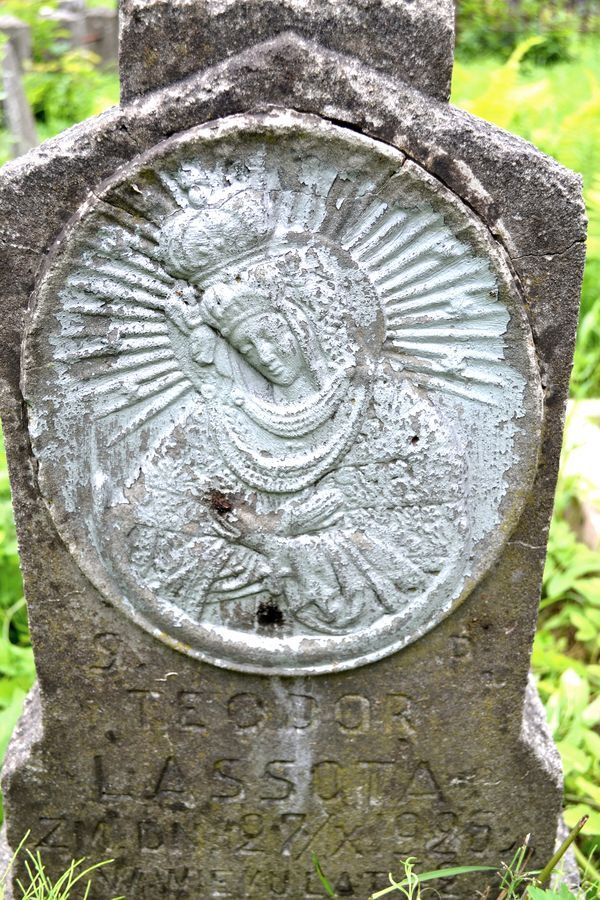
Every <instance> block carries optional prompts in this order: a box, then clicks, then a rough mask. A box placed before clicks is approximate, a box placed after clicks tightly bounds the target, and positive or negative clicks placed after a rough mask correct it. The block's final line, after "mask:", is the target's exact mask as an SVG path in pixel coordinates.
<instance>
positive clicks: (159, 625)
mask: <svg viewBox="0 0 600 900" xmlns="http://www.w3.org/2000/svg"><path fill="white" fill-rule="evenodd" d="M522 308H523V304H522V300H521V298H520V296H519V294H518V292H517V290H516V289H515V286H514V283H513V281H512V279H511V277H510V273H509V270H508V268H507V266H506V263H505V261H504V257H503V254H502V252H501V250H500V249H499V248H498V246H497V245H496V244H495V243H494V241H493V240H492V239H491V237H490V235H489V234H488V232H487V231H486V230H485V228H484V227H483V226H482V225H481V223H480V222H478V220H476V218H475V217H474V216H473V215H472V214H471V213H470V212H469V211H468V210H467V208H466V207H465V206H464V205H463V204H462V203H461V201H460V200H459V199H458V198H457V197H455V196H454V195H453V194H451V193H450V192H449V191H447V190H446V189H445V188H443V187H442V186H441V185H440V184H439V183H438V182H437V181H435V180H434V179H432V178H431V176H429V175H428V174H427V173H426V172H425V171H424V170H423V169H421V168H419V167H418V166H417V165H415V164H414V163H412V162H410V161H408V160H406V159H405V157H404V156H403V155H402V153H400V152H399V151H397V150H395V149H393V148H391V147H388V146H386V145H384V144H382V143H378V142H377V141H374V140H372V139H370V138H366V137H362V136H360V135H357V134H355V133H353V132H351V131H349V130H346V129H343V128H339V127H335V126H333V125H330V124H329V123H327V122H325V121H322V120H320V119H318V118H314V117H308V116H300V115H297V114H295V113H289V112H280V113H277V114H272V115H265V116H235V117H232V118H229V119H224V120H221V121H219V122H217V123H213V124H210V125H205V126H201V127H198V128H194V129H192V130H191V131H188V132H186V133H184V134H181V135H178V136H177V137H175V138H172V139H170V140H167V141H165V142H164V143H161V144H159V145H158V146H156V147H154V148H153V149H152V150H151V151H150V152H148V153H146V154H144V155H143V156H140V157H138V158H137V159H135V160H134V161H133V162H132V163H131V164H129V165H127V166H125V167H124V168H122V169H121V170H119V171H118V172H117V173H116V175H115V176H114V177H113V178H111V179H110V180H109V181H108V182H106V183H105V184H104V185H102V186H101V188H100V189H99V190H98V191H97V192H96V193H95V194H94V195H93V196H92V197H91V199H90V200H89V201H88V202H87V203H86V204H85V205H84V206H83V207H82V208H81V209H80V210H79V212H78V213H77V215H76V216H75V217H74V219H73V220H72V221H71V223H70V224H69V226H68V228H67V229H66V232H65V233H64V235H63V236H62V238H61V240H60V241H59V243H58V245H57V246H56V248H55V249H54V251H53V254H52V256H51V258H50V260H49V262H48V265H47V267H46V270H45V272H44V274H43V275H42V277H41V279H40V283H39V285H38V288H37V292H36V295H35V298H34V308H33V313H32V317H31V322H30V326H29V330H28V334H27V338H26V347H25V364H24V365H25V368H24V393H25V397H26V401H27V404H28V407H29V416H30V426H31V436H32V443H33V450H34V454H35V456H36V458H37V460H38V463H39V483H40V486H41V490H42V493H43V496H44V498H45V500H46V502H47V504H48V506H49V509H50V512H51V514H52V516H53V518H54V521H55V523H56V526H57V528H58V531H59V532H60V534H61V536H62V537H63V539H64V541H65V542H66V544H67V545H68V547H69V549H70V551H71V553H72V554H73V555H74V557H75V558H76V559H77V561H78V563H79V566H80V567H81V569H82V570H83V571H84V572H85V574H86V575H87V576H88V578H89V579H90V580H91V581H92V582H93V584H94V585H95V586H96V587H97V588H98V589H99V590H100V592H101V593H102V594H103V595H104V596H105V597H107V598H109V599H110V600H111V601H112V602H113V603H114V604H115V605H116V606H118V607H119V608H120V609H121V610H123V612H124V613H125V614H126V615H128V616H130V617H131V618H132V619H134V620H135V621H136V622H138V623H139V624H140V625H141V626H142V627H144V628H146V629H147V630H148V631H150V632H151V633H152V634H154V635H155V636H156V637H158V638H160V639H161V640H163V641H165V642H166V643H168V644H170V645H172V646H174V647H176V648H177V649H179V650H181V651H182V652H185V653H188V654H191V655H192V656H196V657H198V658H200V659H203V660H208V661H210V662H212V663H215V664H217V665H220V666H227V667H232V668H236V669H241V670H245V671H252V672H262V673H271V672H272V673H280V674H302V673H312V672H326V671H336V670H340V669H345V668H350V667H352V666H357V665H361V664H363V663H367V662H371V661H373V660H376V659H378V658H380V657H382V656H385V655H387V654H389V653H392V652H394V651H397V650H399V649H400V648H402V647H404V646H405V645H406V644H409V643H410V642H412V641H414V640H416V639H417V638H419V637H420V636H421V635H423V634H424V633H425V632H426V631H428V630H429V629H431V628H432V627H433V626H435V625H436V624H437V623H438V622H439V621H440V620H441V619H442V618H443V617H445V616H446V615H447V614H448V613H449V612H450V611H451V610H452V609H453V608H454V607H455V606H456V605H457V604H458V603H459V602H461V600H462V599H464V597H465V596H466V595H467V594H468V592H469V591H470V590H471V589H472V588H473V586H474V584H475V583H476V582H477V581H478V579H480V578H481V576H482V575H483V574H484V573H485V572H486V570H488V569H489V567H490V565H491V564H492V562H493V561H494V559H495V557H496V556H497V554H498V552H499V550H500V548H501V546H502V544H503V543H504V541H505V540H506V538H507V536H508V534H510V530H511V528H512V527H513V526H514V524H515V522H516V517H517V516H518V514H519V512H520V508H521V506H522V503H523V499H524V497H525V495H526V494H527V492H528V490H529V488H530V483H531V479H532V473H533V470H534V467H535V462H536V454H537V448H538V442H539V422H540V403H541V401H540V397H541V392H540V386H539V376H538V373H537V370H536V365H535V358H534V354H533V352H532V342H531V335H530V333H529V328H528V325H527V322H526V319H525V316H524V314H523V311H522Z"/></svg>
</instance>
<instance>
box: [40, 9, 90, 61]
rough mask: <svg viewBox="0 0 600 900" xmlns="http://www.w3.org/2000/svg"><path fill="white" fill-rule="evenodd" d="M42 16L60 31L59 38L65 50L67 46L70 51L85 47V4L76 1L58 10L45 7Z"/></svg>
mask: <svg viewBox="0 0 600 900" xmlns="http://www.w3.org/2000/svg"><path fill="white" fill-rule="evenodd" d="M40 16H41V18H43V19H46V20H48V21H50V22H53V23H54V24H55V25H56V27H57V28H58V29H59V33H58V37H59V41H60V44H61V45H62V46H63V48H64V46H65V45H66V46H67V47H68V49H69V50H77V49H81V48H82V47H83V46H84V45H85V37H86V10H85V7H84V4H83V3H79V2H78V0H74V2H72V3H71V2H66V3H64V4H63V3H61V4H59V6H58V7H57V8H56V9H54V8H50V7H43V8H42V9H41V10H40Z"/></svg>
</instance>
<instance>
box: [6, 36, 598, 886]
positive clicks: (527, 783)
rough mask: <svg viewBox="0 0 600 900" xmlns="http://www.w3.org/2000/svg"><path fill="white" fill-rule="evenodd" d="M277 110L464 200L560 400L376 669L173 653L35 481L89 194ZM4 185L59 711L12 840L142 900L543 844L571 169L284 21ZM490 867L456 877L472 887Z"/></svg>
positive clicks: (369, 876)
mask: <svg viewBox="0 0 600 900" xmlns="http://www.w3.org/2000/svg"><path fill="white" fill-rule="evenodd" d="M273 107H286V108H290V109H295V110H299V111H301V112H305V113H313V114H315V115H320V116H322V117H324V118H325V119H330V120H334V121H335V122H336V123H337V124H338V125H341V126H344V125H345V126H348V128H349V129H356V130H359V131H360V132H362V133H363V134H365V135H367V136H370V137H372V138H375V139H378V140H383V141H385V142H386V143H388V144H390V145H392V146H394V147H396V148H398V150H399V151H401V152H402V153H404V154H406V155H407V156H409V157H410V158H411V159H412V160H414V162H415V163H416V164H417V165H418V166H420V167H422V169H423V170H424V171H425V172H427V173H429V174H430V175H431V176H433V178H434V179H438V180H439V183H440V185H441V186H444V187H445V189H448V190H449V191H451V192H452V193H453V194H454V195H456V197H457V198H460V200H461V201H462V202H464V203H466V204H467V205H468V206H469V207H470V208H471V210H472V211H473V212H474V214H475V215H476V216H477V217H478V219H479V220H480V222H481V227H484V228H486V229H487V230H488V232H489V235H488V237H487V239H486V240H488V241H491V242H492V243H496V244H497V246H498V249H499V252H500V253H501V254H506V258H507V265H508V267H509V269H510V270H511V271H512V272H513V273H514V277H515V279H516V280H515V283H516V284H517V286H518V290H519V291H520V292H521V296H522V298H523V301H522V302H523V310H524V312H525V313H526V315H527V318H528V320H529V322H530V325H531V332H532V336H533V340H534V344H535V349H536V354H537V359H538V362H539V366H540V373H541V383H542V385H543V389H544V395H545V403H544V413H543V422H542V441H541V452H540V455H539V460H538V468H537V472H536V476H535V481H534V486H533V489H532V490H531V491H529V492H528V493H527V496H526V498H525V506H524V509H523V513H522V515H521V517H520V519H519V522H518V524H517V525H516V526H515V527H514V528H513V527H512V526H511V529H512V531H511V534H510V535H507V537H508V540H507V543H506V545H505V548H504V550H503V552H502V553H501V554H500V556H499V557H498V559H497V560H496V562H495V564H494V566H493V568H492V569H491V571H490V572H489V573H488V574H487V575H486V576H485V577H484V578H483V579H482V580H481V581H480V582H479V584H478V585H477V586H476V587H475V588H474V590H473V591H472V592H471V594H470V595H469V596H468V597H467V598H466V599H465V600H464V602H463V603H462V604H461V605H460V606H459V607H458V608H457V609H456V610H455V611H454V612H453V613H452V614H451V615H450V616H448V617H447V618H446V619H444V620H443V621H442V622H441V623H440V624H438V625H437V626H436V627H435V628H433V629H432V630H431V631H430V632H429V633H428V634H427V636H426V637H424V638H422V639H420V640H418V641H416V642H414V643H412V644H410V645H409V646H408V647H406V648H405V649H404V650H402V651H400V652H399V653H396V654H394V655H391V656H388V657H387V658H385V659H383V660H381V661H379V662H377V663H375V664H373V665H370V666H366V667H362V668H356V669H352V670H349V671H346V672H341V673H338V674H333V675H332V674H329V675H320V676H303V677H295V678H280V677H273V676H271V677H266V676H261V675H254V674H247V673H240V672H235V671H231V670H222V669H217V668H216V667H214V666H212V665H210V664H207V663H203V662H199V661H197V660H195V659H193V658H191V657H190V656H188V655H186V654H183V653H179V652H177V651H176V650H174V649H170V648H167V647H165V646H164V645H163V644H162V643H161V642H159V641H157V640H155V639H154V638H153V637H152V636H151V635H150V634H148V633H147V632H145V631H144V630H142V629H140V628H139V627H137V626H136V625H135V624H133V623H131V622H130V621H129V620H128V618H127V617H126V616H124V615H123V614H122V612H120V611H118V610H117V609H115V607H114V606H112V605H111V604H110V603H109V602H108V601H107V600H106V599H105V598H104V597H103V596H102V595H101V594H100V593H99V592H98V591H97V590H96V589H95V588H94V587H93V586H92V584H91V583H90V581H89V580H88V579H87V578H86V577H85V576H84V575H83V574H82V572H81V569H80V568H79V566H78V565H77V563H76V562H75V558H74V556H73V555H72V554H71V553H70V552H69V551H68V550H67V547H66V546H65V544H64V543H63V541H62V540H61V538H60V537H59V535H58V533H57V531H56V529H55V525H54V521H53V519H52V516H51V514H50V511H49V510H48V509H47V507H46V506H45V504H44V503H43V502H42V499H41V493H40V485H39V482H38V473H37V466H38V461H37V459H36V457H35V455H33V454H32V450H31V444H30V435H29V431H28V421H27V417H28V410H27V407H26V405H25V404H24V402H23V395H22V392H21V386H20V363H21V359H20V346H21V339H22V337H23V319H24V312H25V309H26V307H27V304H28V301H29V296H30V294H31V291H32V290H33V288H34V286H35V276H36V270H37V267H38V265H39V264H41V263H42V261H43V259H44V257H45V255H46V253H47V251H48V249H49V248H50V247H51V245H52V244H53V243H54V241H56V240H57V239H58V238H59V237H60V235H61V232H62V231H63V229H64V228H65V226H66V225H67V223H68V220H69V219H70V217H71V216H73V215H74V214H75V213H76V212H77V210H78V208H79V207H80V206H81V204H82V203H83V202H85V201H86V200H87V199H90V200H91V202H92V205H93V204H94V203H95V202H96V200H95V194H96V193H97V192H98V191H102V190H103V188H102V186H101V183H102V181H103V180H104V179H106V178H110V177H112V176H113V174H114V173H115V171H116V169H117V168H118V166H119V165H122V164H125V163H129V162H130V161H131V160H132V159H133V158H134V157H135V156H136V155H137V154H139V153H142V152H145V151H147V150H150V149H151V148H152V147H154V145H155V144H156V143H158V142H159V141H160V140H164V139H166V138H169V137H170V136H171V135H173V134H176V133H178V132H182V131H185V130H186V129H189V128H193V127H195V126H197V125H199V124H201V123H203V122H209V121H211V120H213V119H215V118H219V117H223V116H225V115H234V114H240V113H248V112H252V113H256V112H261V111H266V112H268V111H270V110H272V108H273ZM440 190H442V188H441V187H440ZM91 192H93V195H92V193H91ZM0 200H1V202H2V208H3V221H2V228H1V231H0V240H1V241H2V250H3V263H5V264H3V266H2V267H1V268H0V272H1V274H0V277H1V278H2V286H1V290H2V298H3V317H2V327H3V334H2V338H3V347H4V348H5V350H4V351H3V355H2V359H1V365H2V386H3V388H2V390H3V393H2V416H3V425H4V428H5V433H6V441H7V446H8V450H9V464H10V468H11V478H12V484H13V491H14V499H15V511H16V516H17V525H18V530H19V538H20V543H21V551H22V560H23V567H24V575H25V581H26V590H27V596H28V600H29V608H30V619H31V627H32V634H33V638H34V642H35V649H36V659H37V664H38V672H39V682H40V696H41V700H42V709H43V717H44V721H43V729H42V728H41V723H40V722H39V720H38V721H36V720H35V719H34V717H33V714H32V716H30V721H29V723H28V724H27V725H24V726H23V727H22V728H21V730H20V735H19V738H18V744H17V748H18V750H17V751H16V752H18V756H17V757H16V758H15V757H13V758H12V759H11V757H10V756H9V763H8V768H7V772H6V774H5V778H4V789H5V796H6V809H7V822H8V825H7V839H8V842H9V844H10V845H11V846H15V845H16V844H17V843H18V841H19V840H20V838H21V836H22V834H23V833H24V832H25V831H26V830H27V828H32V839H33V841H34V842H35V843H37V844H38V845H39V847H40V850H41V851H42V852H43V853H44V854H45V855H46V858H47V860H48V863H49V865H50V866H53V867H58V866H60V865H62V864H64V862H65V861H67V860H68V859H69V858H70V857H71V856H72V855H74V854H83V853H86V854H92V855H93V856H94V857H96V858H98V857H102V856H106V855H111V856H112V855H114V856H115V858H116V860H117V862H116V863H115V865H114V866H113V867H112V870H107V871H106V874H105V876H103V882H102V886H101V887H100V889H99V891H98V892H97V896H98V897H104V896H110V895H111V892H112V894H117V893H123V894H125V895H126V896H129V897H135V898H136V900H137V898H138V897H139V898H148V900H154V898H158V897H177V896H179V897H182V898H183V897H189V898H197V897H204V896H206V897H228V896H230V897H234V896H246V897H255V898H257V900H258V898H261V900H262V898H265V897H270V896H278V895H281V896H287V897H288V898H292V900H301V898H306V897H310V896H315V897H318V896H320V895H321V894H320V893H319V886H318V883H317V882H316V881H315V878H314V876H313V875H312V872H311V866H310V862H309V851H310V850H314V851H316V852H317V853H318V854H319V856H320V858H321V859H322V861H323V863H324V864H325V866H326V868H327V870H328V872H330V874H331V877H332V880H333V881H334V883H335V884H336V885H337V889H338V893H340V894H341V895H342V896H344V895H346V896H352V895H354V896H357V897H360V896H366V895H367V894H368V892H369V891H370V890H372V889H373V888H374V887H376V886H380V885H381V886H382V885H383V884H385V883H386V879H387V872H388V871H389V870H390V869H397V865H398V857H399V856H407V855H409V854H413V855H417V856H418V857H419V858H420V859H421V860H422V863H423V865H428V866H434V865H440V864H445V863H448V864H450V863H469V862H478V861H481V862H484V863H489V864H495V863H496V862H497V861H498V859H499V858H501V857H503V856H504V857H506V856H507V855H508V854H509V852H510V848H511V847H512V846H514V844H515V842H516V841H517V840H518V839H519V838H521V837H522V836H523V835H524V834H526V833H528V832H531V833H532V835H534V839H535V844H536V847H537V850H538V856H537V858H538V859H539V860H541V858H543V857H545V856H546V855H547V853H548V852H549V851H550V849H551V848H552V846H553V843H554V839H555V835H556V822H557V818H558V814H559V810H560V802H561V801H560V771H559V766H558V763H557V758H556V755H555V754H554V753H553V752H552V749H551V746H548V744H547V741H546V739H545V737H544V732H543V726H542V717H541V716H540V713H539V708H538V709H536V702H535V699H534V698H533V697H531V695H530V696H529V700H528V703H527V704H525V693H526V684H527V678H528V668H529V653H530V644H531V638H532V635H533V630H534V627H535V618H536V601H537V597H538V594H539V586H540V578H541V570H542V565H543V559H544V553H545V539H546V530H547V525H548V520H549V515H550V510H551V505H552V496H553V490H554V481H555V475H556V467H557V463H558V454H559V446H560V434H561V430H562V416H563V414H564V404H565V398H566V390H567V380H568V369H569V365H570V360H571V354H572V343H573V337H574V330H575V324H576V314H577V302H578V292H579V284H580V277H581V266H582V258H583V237H584V213H583V208H582V204H581V199H580V185H579V180H578V179H577V178H576V177H575V176H573V175H572V174H570V173H568V172H566V171H565V170H563V169H562V168H561V167H560V166H558V165H557V164H556V163H554V162H553V161H552V160H550V159H548V158H547V157H544V156H542V155H541V154H539V153H538V152H537V151H536V150H535V149H534V148H533V147H531V146H530V145H528V144H525V143H524V142H522V141H520V140H518V139H516V138H512V137H510V136H507V135H504V134H503V133H502V132H500V131H499V130H498V129H495V128H493V127H492V126H489V125H487V124H485V123H483V122H480V121H478V120H476V119H474V118H473V117H470V116H468V115H466V114H464V113H461V112H458V111H456V110H453V109H452V108H450V107H448V106H446V105H444V104H443V103H438V102H436V101H435V100H432V99H429V98H426V97H425V96H423V95H422V94H420V93H418V92H417V91H415V90H412V89H411V88H409V87H408V86H406V85H404V84H402V83H401V82H399V81H396V80H394V79H392V78H389V77H387V76H386V75H383V74H381V72H374V71H372V70H371V69H369V68H367V67H366V66H363V65H362V64H361V63H359V62H357V61H356V60H351V59H346V58H342V57H341V56H340V55H338V54H336V53H334V52H331V51H329V50H326V49H323V48H320V47H318V46H317V45H316V44H315V43H314V42H310V41H305V40H302V39H301V38H299V37H297V36H293V35H286V36H284V37H281V38H278V39H276V40H272V41H269V42H266V43H265V44H263V45H261V46H260V47H256V48H253V49H252V50H249V51H247V52H244V53H242V54H240V55H239V56H237V57H234V58H232V59H230V60H227V61H225V62H221V63H219V64H218V65H217V66H215V67H213V68H212V69H210V70H209V71H207V72H205V73H202V74H199V75H197V76H193V77H190V78H189V79H187V80H186V81H185V82H182V83H180V84H177V85H174V86H173V87H170V88H167V89H164V90H161V91H157V92H156V93H154V94H150V95H148V96H147V97H144V98H142V99H140V100H137V101H136V102H134V103H132V104H130V105H129V106H125V107H123V108H122V109H118V110H114V111H111V112H110V113H108V114H106V115H105V116H103V117H101V118H100V119H98V120H96V121H94V122H91V123H87V124H85V125H83V126H80V127H78V128H75V129H72V130H71V131H70V132H69V133H67V134H66V135H64V136H63V137H62V138H60V139H58V140H55V141H51V142H49V143H48V144H46V145H44V146H43V147H42V148H39V149H38V150H36V151H34V152H33V153H32V154H30V155H29V156H28V158H27V159H25V160H21V161H17V162H15V163H14V164H12V165H11V166H9V167H8V168H7V170H6V172H5V176H4V180H3V184H2V185H1V186H0ZM32 208H34V209H36V210H37V216H36V219H35V221H34V222H32V221H31V209H32ZM557 336H558V337H557ZM38 715H39V714H38ZM65 735H68V740H67V741H66V740H65ZM478 884H479V885H480V884H481V881H479V882H478V881H477V880H475V879H474V880H471V881H469V882H466V881H463V882H462V883H461V882H457V883H456V884H455V885H452V886H451V885H448V886H447V887H445V888H444V891H443V892H442V896H443V897H445V898H446V900H450V898H460V900H467V898H472V897H473V895H474V892H475V889H476V887H477V885H478ZM352 891H353V892H354V894H352V893H351V892H352Z"/></svg>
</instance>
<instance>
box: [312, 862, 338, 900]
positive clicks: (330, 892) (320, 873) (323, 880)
mask: <svg viewBox="0 0 600 900" xmlns="http://www.w3.org/2000/svg"><path fill="white" fill-rule="evenodd" d="M312 864H313V866H314V868H315V872H316V873H317V876H318V878H319V881H320V882H321V884H322V885H323V888H324V889H325V892H326V893H327V896H328V897H337V894H336V893H335V891H334V889H333V888H332V886H331V884H330V882H329V880H328V879H327V876H326V875H325V873H324V872H323V869H322V868H321V863H320V862H319V860H318V857H317V854H316V853H313V854H312Z"/></svg>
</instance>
